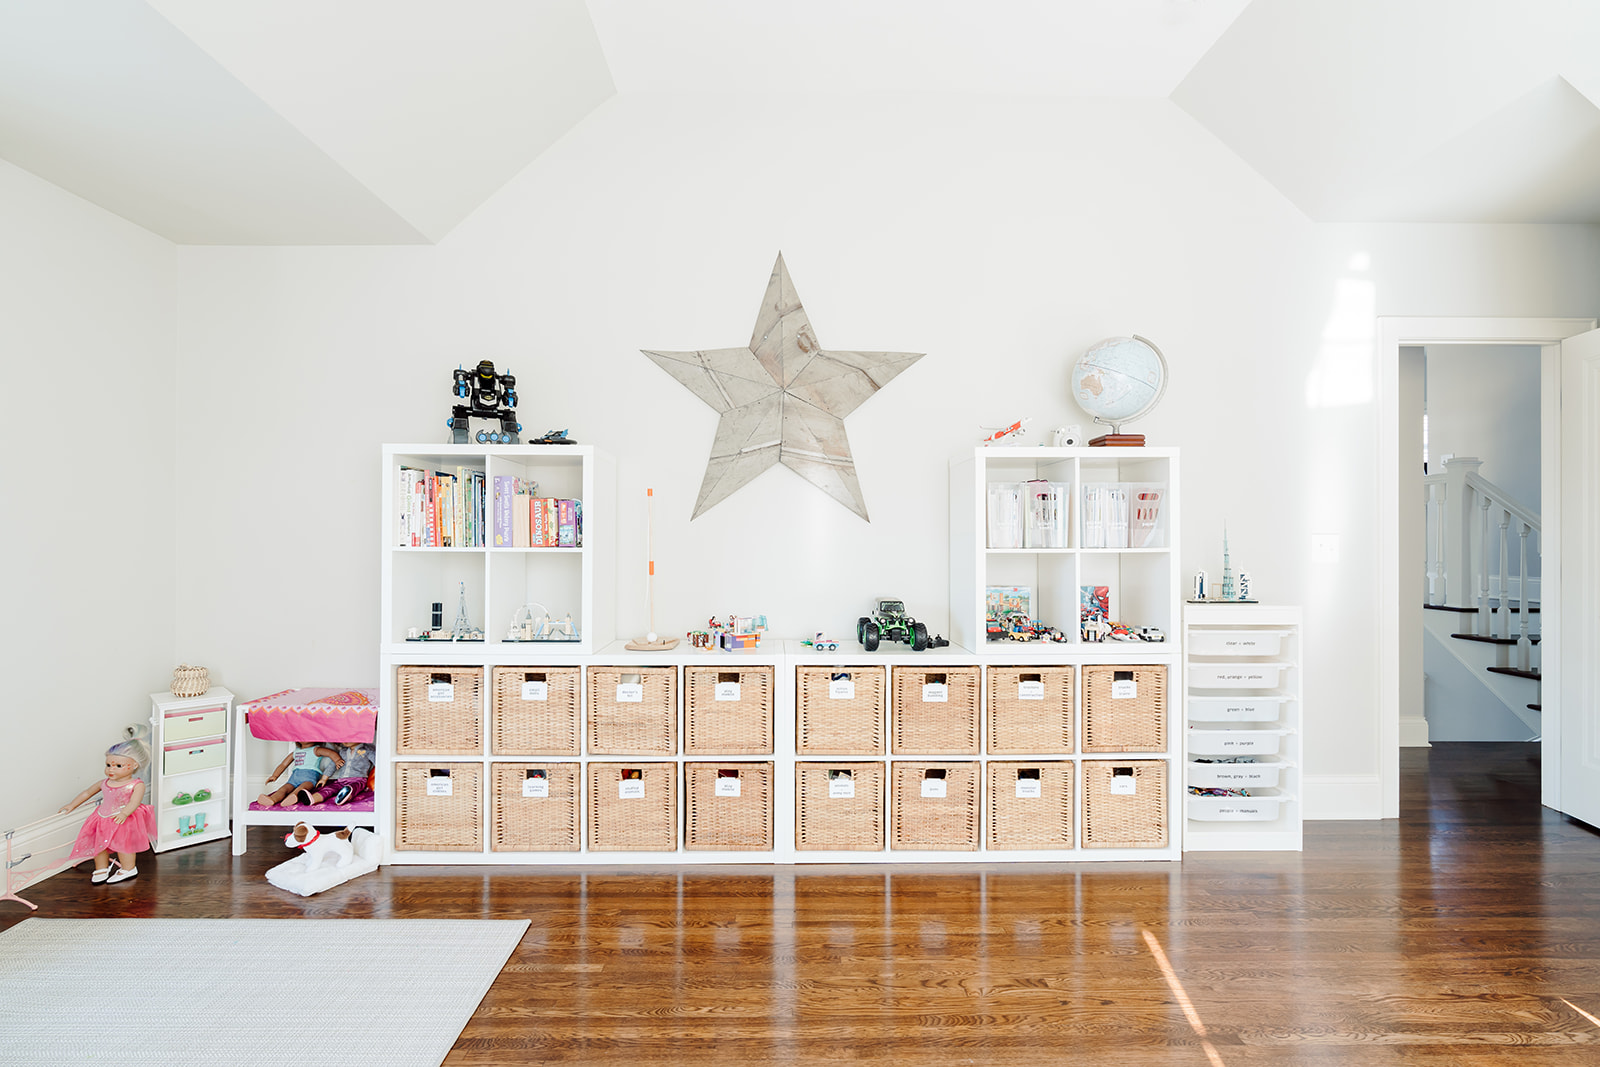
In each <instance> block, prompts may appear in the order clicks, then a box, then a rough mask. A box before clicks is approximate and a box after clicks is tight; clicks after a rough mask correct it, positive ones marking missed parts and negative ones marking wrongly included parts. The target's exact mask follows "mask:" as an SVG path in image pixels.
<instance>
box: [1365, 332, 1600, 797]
mask: <svg viewBox="0 0 1600 1067" xmlns="http://www.w3.org/2000/svg"><path fill="white" fill-rule="evenodd" d="M1594 328H1595V320H1594V319H1558V318H1548V319H1510V318H1508V319H1492V318H1482V319H1479V318H1379V319H1378V374H1377V388H1378V472H1377V473H1378V478H1377V482H1378V633H1377V638H1378V693H1377V700H1378V768H1379V780H1380V781H1379V784H1380V790H1381V796H1382V817H1383V818H1385V819H1394V818H1398V817H1399V815H1400V656H1399V642H1400V634H1401V632H1402V631H1401V625H1402V622H1401V620H1402V619H1403V618H1408V617H1409V618H1411V619H1413V620H1415V621H1416V624H1417V625H1418V626H1419V627H1420V626H1421V619H1420V615H1421V611H1422V607H1421V604H1422V592H1421V590H1420V589H1403V588H1401V584H1400V560H1401V558H1402V557H1401V548H1402V546H1401V544H1400V526H1401V522H1400V514H1401V512H1400V509H1401V507H1402V506H1415V505H1416V504H1418V503H1420V501H1402V500H1401V499H1400V461H1401V457H1400V348H1401V346H1402V345H1449V344H1478V345H1485V344H1489V345H1539V346H1540V388H1539V396H1540V402H1539V407H1540V414H1541V418H1540V440H1539V466H1540V478H1539V482H1540V502H1539V507H1540V526H1541V527H1542V536H1541V539H1540V540H1541V548H1542V551H1543V554H1544V558H1543V559H1542V560H1541V562H1540V575H1541V577H1540V583H1539V586H1540V588H1539V595H1540V607H1541V608H1542V609H1543V610H1541V612H1540V620H1539V626H1540V649H1539V656H1540V663H1541V667H1542V674H1543V678H1542V679H1541V683H1540V693H1541V702H1542V703H1543V705H1544V710H1543V712H1542V713H1541V719H1542V723H1543V726H1544V744H1545V745H1546V746H1547V748H1546V751H1548V752H1550V753H1551V754H1552V755H1553V754H1554V753H1557V752H1559V751H1560V745H1561V736H1560V716H1559V715H1558V714H1554V713H1553V712H1552V709H1553V707H1554V698H1555V697H1556V694H1558V693H1559V692H1560V690H1559V688H1558V687H1559V685H1560V670H1561V630H1560V624H1559V617H1560V595H1561V574H1560V540H1559V538H1560V529H1561V492H1560V489H1561V349H1560V343H1561V341H1562V340H1563V339H1564V338H1567V337H1571V336H1573V335H1574V334H1580V333H1587V332H1588V331H1589V330H1592V329H1594ZM1552 479H1553V481H1552ZM1553 619H1554V620H1556V625H1555V626H1552V625H1551V622H1552V620H1553ZM1541 765H1542V768H1543V782H1542V783H1541V793H1542V798H1541V799H1542V800H1543V802H1544V803H1545V804H1546V805H1548V806H1551V807H1557V806H1558V801H1559V797H1560V773H1561V761H1560V760H1559V759H1544V760H1541Z"/></svg>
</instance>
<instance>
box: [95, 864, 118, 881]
mask: <svg viewBox="0 0 1600 1067" xmlns="http://www.w3.org/2000/svg"><path fill="white" fill-rule="evenodd" d="M114 870H116V868H115V867H101V868H100V869H99V870H98V871H95V872H94V873H93V874H91V875H90V876H89V881H91V882H93V883H94V884H95V885H99V884H100V883H101V882H103V881H105V880H106V879H107V878H110V877H111V872H112V871H114Z"/></svg>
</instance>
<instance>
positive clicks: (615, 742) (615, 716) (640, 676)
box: [589, 667, 678, 756]
mask: <svg viewBox="0 0 1600 1067" xmlns="http://www.w3.org/2000/svg"><path fill="white" fill-rule="evenodd" d="M624 679H633V680H635V681H629V682H627V683H624ZM624 684H638V685H639V686H641V687H642V688H643V696H642V698H641V699H639V700H624V699H619V697H621V696H623V694H624V690H622V689H621V688H620V687H621V686H622V685H624ZM677 751H678V668H676V667H590V668H589V754H590V755H598V756H671V755H673V754H675V753H676V752H677Z"/></svg>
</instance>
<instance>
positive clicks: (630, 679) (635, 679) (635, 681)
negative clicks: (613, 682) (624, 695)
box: [617, 674, 644, 685]
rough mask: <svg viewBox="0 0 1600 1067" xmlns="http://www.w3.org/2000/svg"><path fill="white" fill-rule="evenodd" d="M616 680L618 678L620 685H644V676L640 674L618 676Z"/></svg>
mask: <svg viewBox="0 0 1600 1067" xmlns="http://www.w3.org/2000/svg"><path fill="white" fill-rule="evenodd" d="M617 678H618V681H619V682H620V683H621V684H622V685H643V684H644V675H642V674H619V675H618V676H617Z"/></svg>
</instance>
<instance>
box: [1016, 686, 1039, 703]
mask: <svg viewBox="0 0 1600 1067" xmlns="http://www.w3.org/2000/svg"><path fill="white" fill-rule="evenodd" d="M1017 699H1018V700H1043V699H1044V683H1043V682H1018V683H1017Z"/></svg>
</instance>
